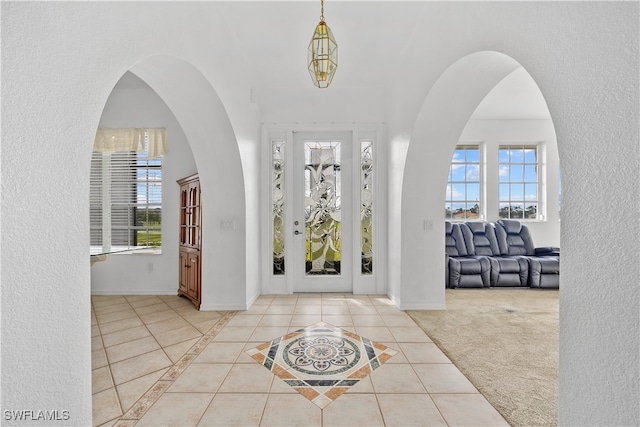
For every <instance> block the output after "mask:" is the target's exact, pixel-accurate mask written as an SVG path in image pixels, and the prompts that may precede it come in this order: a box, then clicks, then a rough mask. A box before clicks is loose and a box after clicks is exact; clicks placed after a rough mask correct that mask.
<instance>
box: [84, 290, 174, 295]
mask: <svg viewBox="0 0 640 427" xmlns="http://www.w3.org/2000/svg"><path fill="white" fill-rule="evenodd" d="M91 295H178V292H177V291H176V290H175V289H171V290H168V289H155V290H153V289H152V290H135V289H133V290H132V289H118V290H113V289H109V290H93V289H92V290H91Z"/></svg>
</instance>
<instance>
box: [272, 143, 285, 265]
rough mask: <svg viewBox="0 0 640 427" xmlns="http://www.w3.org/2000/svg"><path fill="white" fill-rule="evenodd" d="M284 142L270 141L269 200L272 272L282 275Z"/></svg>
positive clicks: (283, 245) (283, 261)
mask: <svg viewBox="0 0 640 427" xmlns="http://www.w3.org/2000/svg"><path fill="white" fill-rule="evenodd" d="M284 148H285V142H284V141H272V142H271V159H272V168H271V200H272V203H273V205H272V220H273V221H272V222H273V230H272V231H273V274H274V275H284V271H285V256H284V254H285V252H284V249H285V239H284V206H285V205H284V203H285V182H284V179H285V161H284V159H285V152H284Z"/></svg>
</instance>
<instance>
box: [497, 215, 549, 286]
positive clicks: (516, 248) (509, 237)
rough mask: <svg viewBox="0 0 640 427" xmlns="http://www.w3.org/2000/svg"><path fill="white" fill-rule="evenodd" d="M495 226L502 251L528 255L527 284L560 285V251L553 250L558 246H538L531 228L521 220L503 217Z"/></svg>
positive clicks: (510, 253) (516, 254)
mask: <svg viewBox="0 0 640 427" xmlns="http://www.w3.org/2000/svg"><path fill="white" fill-rule="evenodd" d="M495 227H496V237H497V239H498V245H499V246H500V250H501V252H502V253H504V252H505V251H506V252H508V253H509V255H515V256H526V259H527V261H528V262H529V270H530V271H529V275H528V281H527V286H530V287H532V288H559V287H560V252H559V250H553V249H557V248H536V247H535V246H534V244H533V239H532V238H531V234H530V233H529V229H528V228H527V226H526V225H524V224H522V223H521V222H520V221H517V220H508V219H501V220H499V221H498V222H497V223H496V225H495ZM543 254H548V255H543Z"/></svg>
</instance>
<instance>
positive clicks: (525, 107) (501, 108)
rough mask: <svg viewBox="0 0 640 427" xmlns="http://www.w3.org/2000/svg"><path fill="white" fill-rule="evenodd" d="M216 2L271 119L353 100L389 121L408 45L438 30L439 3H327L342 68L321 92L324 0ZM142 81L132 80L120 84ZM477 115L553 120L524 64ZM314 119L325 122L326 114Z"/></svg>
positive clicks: (365, 113) (365, 110) (216, 11)
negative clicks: (315, 59) (315, 42)
mask: <svg viewBox="0 0 640 427" xmlns="http://www.w3.org/2000/svg"><path fill="white" fill-rule="evenodd" d="M209 5H210V7H211V9H212V13H214V14H215V15H216V16H217V18H219V19H217V20H216V22H222V25H223V26H224V28H223V29H222V30H223V32H224V34H227V35H228V37H229V39H228V40H227V41H226V43H228V44H229V45H230V46H232V47H233V49H234V50H235V54H236V55H241V57H242V58H243V59H244V62H245V63H246V64H247V65H248V67H247V68H248V71H247V72H246V73H245V75H247V78H248V79H249V80H250V81H249V82H248V84H249V85H250V87H251V92H252V95H251V98H252V102H254V103H256V104H257V105H258V107H259V108H260V111H261V113H262V116H263V120H270V119H271V118H273V117H288V116H290V115H295V112H296V111H297V110H299V109H301V108H296V106H300V107H302V106H305V105H309V104H314V103H315V104H317V105H321V106H332V105H337V104H342V105H344V104H349V103H350V102H353V108H354V109H355V108H358V109H361V110H362V113H361V115H360V116H361V117H363V118H366V117H373V119H372V121H377V120H381V118H382V117H383V116H384V115H385V114H386V110H385V109H384V104H385V101H386V96H387V94H388V90H389V88H390V87H391V86H392V85H393V84H394V78H396V76H397V75H398V74H399V73H398V72H397V71H398V67H402V66H403V65H405V64H407V56H408V55H409V53H408V49H409V48H410V46H412V45H415V43H416V42H421V41H422V40H423V39H424V37H425V35H426V34H427V33H426V32H425V31H426V30H425V27H428V28H431V29H433V28H434V26H435V23H436V22H437V18H438V17H437V16H435V14H434V7H435V6H434V5H437V3H434V2H423V1H409V2H400V1H373V2H371V1H367V2H365V1H349V2H344V1H327V2H325V20H326V22H327V24H328V25H329V26H330V28H331V29H332V31H333V34H334V36H335V38H336V41H337V43H338V49H339V65H338V70H337V72H336V75H335V77H334V80H333V82H332V84H331V87H330V88H328V89H318V88H316V87H315V86H314V85H313V83H312V82H311V78H310V76H309V73H308V71H307V47H308V44H309V41H310V39H311V35H312V33H313V30H314V28H315V26H316V25H317V23H318V21H319V17H320V2H319V1H278V2H273V1H233V2H230V1H224V2H212V3H209ZM438 24H439V25H443V26H445V25H446V23H444V24H443V23H441V22H439V23H438ZM442 48H443V49H445V48H446V46H444V47H442ZM434 54H435V53H434ZM405 66H406V65H405ZM135 84H136V83H135V80H134V79H132V78H131V77H127V78H125V79H123V80H122V81H121V82H119V85H118V87H119V88H124V87H131V86H132V85H133V86H135ZM356 100H357V102H356ZM327 117H328V116H327ZM475 117H477V118H482V119H496V118H507V119H515V118H547V117H549V112H548V110H547V107H546V104H545V102H544V99H543V98H542V95H541V93H540V91H539V89H538V87H537V85H536V84H535V82H534V81H533V79H532V78H531V77H530V76H529V74H528V73H527V72H526V71H525V70H524V69H519V70H516V71H514V72H513V73H512V74H511V75H509V76H508V77H507V78H505V79H504V80H503V81H502V82H501V83H500V84H499V85H498V86H496V88H495V89H494V90H493V91H492V92H491V93H490V94H489V95H488V96H487V97H486V98H485V100H484V101H483V103H482V104H481V105H480V106H479V107H478V109H477V110H476V113H475ZM314 118H315V119H318V120H322V115H321V114H316V115H314ZM292 120H293V121H295V120H298V118H297V117H296V118H293V119H292Z"/></svg>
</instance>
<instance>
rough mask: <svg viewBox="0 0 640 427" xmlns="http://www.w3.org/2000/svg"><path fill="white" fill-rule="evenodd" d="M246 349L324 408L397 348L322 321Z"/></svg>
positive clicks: (383, 361) (261, 362)
mask: <svg viewBox="0 0 640 427" xmlns="http://www.w3.org/2000/svg"><path fill="white" fill-rule="evenodd" d="M246 353H247V354H248V355H249V356H251V357H252V358H253V359H254V360H256V361H257V362H258V363H260V364H261V365H262V366H264V367H265V368H267V369H269V370H270V371H271V372H273V374H275V375H276V376H277V377H278V378H280V379H282V380H283V381H284V382H285V383H287V384H289V385H290V386H291V387H293V388H294V389H295V390H296V391H297V392H298V393H300V394H302V395H303V396H304V397H306V398H307V399H309V400H310V401H312V402H313V403H315V404H316V405H317V406H318V407H320V408H324V407H326V406H327V405H328V404H330V403H331V402H333V401H334V400H335V399H336V398H338V396H340V395H341V394H342V393H344V392H346V391H347V390H349V388H351V387H353V386H354V385H356V384H357V383H358V381H360V380H361V379H363V378H365V377H366V376H367V375H369V374H370V373H371V372H373V371H374V370H375V369H377V368H379V367H380V366H381V365H382V364H383V363H385V362H386V361H387V360H389V359H390V358H391V357H393V356H394V355H395V354H396V353H397V351H396V350H393V349H392V348H389V347H387V346H385V345H382V344H380V343H377V342H375V341H371V340H369V339H367V338H364V337H361V336H359V335H356V334H354V333H353V332H349V331H345V330H344V329H341V328H338V327H335V326H333V325H330V324H328V323H325V322H319V323H316V324H314V325H311V326H307V327H306V328H302V329H299V330H297V331H295V332H291V333H289V334H287V335H284V336H282V337H279V338H275V339H273V340H271V341H267V342H265V343H263V344H261V345H259V346H257V347H255V348H252V349H250V350H247V351H246Z"/></svg>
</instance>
